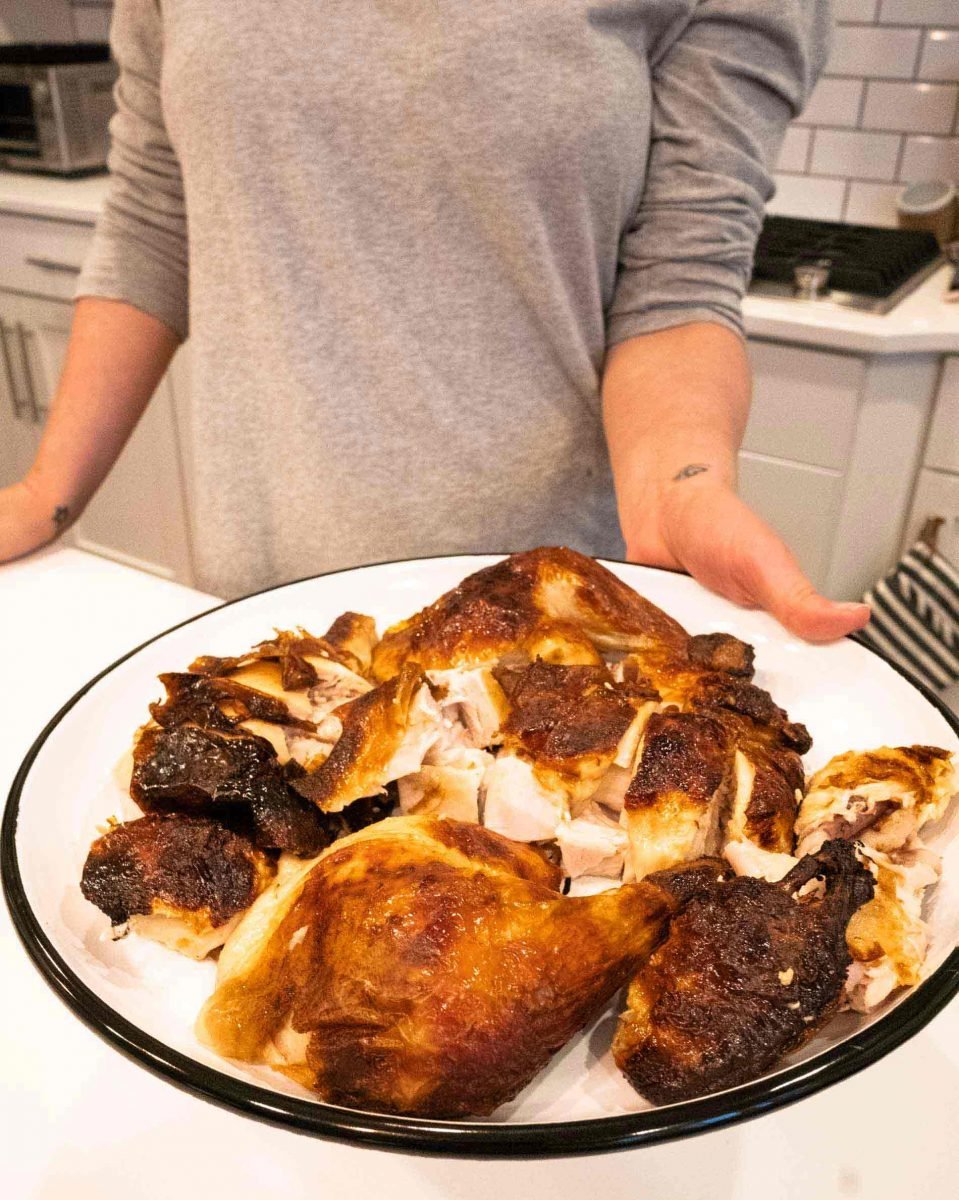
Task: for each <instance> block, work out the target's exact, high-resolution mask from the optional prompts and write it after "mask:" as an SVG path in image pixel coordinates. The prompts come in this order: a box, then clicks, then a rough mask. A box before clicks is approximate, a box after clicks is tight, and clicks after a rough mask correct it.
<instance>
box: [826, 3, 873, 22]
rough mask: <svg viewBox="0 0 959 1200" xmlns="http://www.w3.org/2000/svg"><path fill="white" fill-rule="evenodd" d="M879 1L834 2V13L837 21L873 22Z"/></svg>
mask: <svg viewBox="0 0 959 1200" xmlns="http://www.w3.org/2000/svg"><path fill="white" fill-rule="evenodd" d="M878 8H879V0H834V3H833V6H832V11H833V17H834V18H835V20H837V21H872V20H873V19H874V18H875V16H876V11H877V9H878Z"/></svg>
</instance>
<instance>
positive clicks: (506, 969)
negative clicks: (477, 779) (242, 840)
mask: <svg viewBox="0 0 959 1200" xmlns="http://www.w3.org/2000/svg"><path fill="white" fill-rule="evenodd" d="M722 869H723V868H722V866H721V865H720V866H717V864H716V863H710V864H708V866H707V868H706V874H708V875H709V877H711V878H715V876H716V873H717V871H722ZM697 870H698V871H699V872H700V874H701V873H702V868H694V872H693V873H694V875H695V874H696V872H697ZM698 878H699V876H698V875H697V879H698ZM559 882H560V872H559V871H558V870H557V869H556V868H555V867H554V866H551V865H550V864H548V863H547V862H546V861H545V859H544V858H542V857H541V856H540V855H539V854H538V853H537V852H536V850H534V849H533V848H531V847H528V846H524V845H521V844H518V843H515V842H510V841H507V839H505V838H502V837H500V836H499V835H497V834H495V833H492V832H491V831H489V830H485V829H482V828H481V827H479V826H475V825H471V824H467V823H464V822H459V821H450V820H444V819H437V818H430V817H405V818H394V819H392V820H388V821H384V822H381V823H380V824H378V825H375V826H371V827H370V828H368V829H365V830H363V831H361V832H360V833H358V834H356V835H355V836H354V837H352V838H350V839H348V840H346V841H343V842H341V843H339V844H338V845H337V846H335V847H332V848H331V849H330V850H329V851H327V852H326V853H325V855H324V856H323V857H321V858H320V859H319V861H318V863H317V865H316V866H315V867H313V868H312V870H310V871H309V872H308V873H306V874H305V876H303V877H301V878H300V879H299V880H298V882H297V884H296V887H295V889H294V890H295V894H294V895H293V896H292V897H290V896H288V897H287V898H286V899H285V900H284V899H282V898H280V895H279V893H280V890H279V889H277V895H276V896H272V895H270V894H268V895H267V896H265V897H264V901H263V905H262V906H261V907H259V908H254V909H253V910H252V911H251V912H250V913H249V914H248V915H247V917H246V918H245V919H244V924H243V925H241V926H240V928H239V929H238V931H237V935H236V938H235V942H236V946H237V948H238V949H235V950H234V953H233V954H232V955H228V956H226V958H225V959H221V979H220V982H219V985H218V987H217V990H216V992H215V993H214V995H213V996H212V997H211V999H210V1000H209V1001H208V1003H207V1005H206V1007H205V1009H204V1010H203V1012H202V1013H201V1017H200V1021H199V1025H198V1032H199V1034H200V1036H201V1038H203V1039H204V1040H205V1041H207V1042H208V1043H209V1044H211V1045H212V1046H213V1047H214V1048H215V1049H217V1050H218V1051H219V1052H220V1053H222V1054H225V1055H227V1056H229V1057H234V1058H239V1059H243V1060H246V1061H252V1062H269V1063H271V1065H273V1066H275V1067H277V1069H279V1070H281V1071H284V1072H285V1073H286V1074H288V1075H290V1076H291V1077H293V1078H294V1079H296V1080H297V1081H299V1082H300V1083H303V1084H304V1085H306V1086H308V1087H310V1088H313V1089H314V1090H315V1091H316V1092H318V1094H319V1095H320V1096H322V1097H323V1098H324V1099H326V1100H328V1101H331V1102H333V1103H337V1104H344V1105H350V1106H354V1107H358V1108H364V1109H374V1110H379V1111H388V1112H396V1113H410V1114H419V1115H424V1116H432V1117H448V1118H452V1117H460V1116H467V1115H481V1114H486V1113H490V1112H492V1111H493V1109H495V1108H497V1107H498V1106H499V1105H500V1104H503V1103H505V1102H506V1101H507V1100H509V1099H511V1098H512V1097H513V1096H515V1095H516V1093H517V1092H518V1091H519V1090H520V1089H521V1088H523V1087H524V1086H525V1085H526V1084H527V1083H528V1082H529V1081H530V1080H531V1079H532V1078H533V1076H534V1075H535V1074H536V1073H537V1072H538V1071H540V1070H541V1069H542V1068H543V1067H544V1066H545V1065H546V1063H547V1062H548V1061H549V1059H550V1058H551V1056H552V1055H553V1054H555V1053H556V1051H557V1050H559V1049H560V1047H562V1046H563V1045H564V1044H565V1043H566V1042H567V1041H568V1040H569V1038H570V1037H572V1035H573V1034H574V1033H576V1032H577V1031H578V1030H579V1029H581V1028H582V1027H583V1026H584V1025H585V1024H586V1023H587V1022H588V1021H589V1020H590V1018H591V1017H593V1016H594V1015H595V1014H596V1012H597V1011H599V1009H600V1008H601V1007H602V1006H603V1005H604V1004H605V1003H607V1002H608V1001H609V999H610V998H611V997H612V995H613V994H614V993H615V992H616V990H617V989H618V988H620V987H621V986H622V985H623V983H625V982H626V980H627V979H628V978H629V976H630V974H631V973H632V972H633V971H634V970H635V968H636V967H637V965H638V964H639V963H640V962H642V961H643V960H644V959H645V957H646V956H647V955H648V954H649V952H650V950H651V949H652V947H653V946H654V945H655V944H656V942H657V941H658V939H659V938H660V937H661V936H662V931H663V927H664V924H665V921H666V919H667V917H668V915H669V913H670V912H671V911H674V910H675V909H676V908H677V907H678V905H679V903H680V902H681V901H680V899H679V898H678V896H681V895H682V892H681V891H680V892H679V893H677V892H676V891H675V890H673V889H671V888H670V886H669V879H668V878H667V879H666V880H665V881H664V882H662V883H657V881H656V880H648V881H645V882H643V883H640V884H633V885H627V886H625V887H623V888H620V889H618V890H614V891H610V892H606V893H603V894H601V895H597V896H591V897H581V898H577V899H571V898H567V897H564V896H563V895H562V894H561V893H560V892H559V891H558V890H557V888H558V886H559ZM271 905H274V906H275V908H276V912H277V916H276V919H272V920H271V918H270V916H269V914H270V906H271ZM237 959H238V960H239V961H234V960H237Z"/></svg>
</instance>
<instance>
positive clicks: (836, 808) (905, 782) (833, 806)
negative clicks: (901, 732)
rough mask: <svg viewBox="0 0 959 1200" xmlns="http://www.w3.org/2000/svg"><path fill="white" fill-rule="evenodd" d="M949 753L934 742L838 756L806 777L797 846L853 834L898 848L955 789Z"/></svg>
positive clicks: (877, 844) (957, 783)
mask: <svg viewBox="0 0 959 1200" xmlns="http://www.w3.org/2000/svg"><path fill="white" fill-rule="evenodd" d="M957 786H959V781H957V777H956V771H955V766H954V764H953V761H952V755H951V754H950V753H949V751H948V750H942V749H940V748H939V747H938V746H880V747H879V748H878V749H876V750H859V751H856V750H850V751H848V752H847V753H845V754H840V755H837V756H836V757H835V758H833V759H830V761H829V762H828V763H827V764H826V765H825V766H824V767H823V768H822V769H821V770H820V771H817V772H816V774H815V775H813V777H812V778H811V779H810V781H809V788H808V791H807V794H806V797H805V799H804V800H803V803H802V807H801V809H800V812H799V819H798V820H797V822H796V834H797V837H798V838H799V841H800V848H801V850H807V851H814V850H815V849H816V848H817V845H818V844H819V843H820V842H821V841H823V840H824V839H826V838H831V837H857V838H859V839H860V840H861V841H863V842H865V843H866V845H867V846H870V847H873V848H874V849H876V850H881V851H890V850H898V849H899V847H900V846H902V845H903V844H904V843H905V842H906V841H907V840H908V839H909V838H910V837H911V836H913V835H914V834H916V833H918V832H919V831H920V830H921V829H922V827H923V825H925V824H926V823H927V822H929V821H936V820H938V819H939V817H941V816H942V814H943V813H944V812H945V810H946V806H947V805H948V803H949V801H950V799H951V798H952V796H953V794H954V793H955V791H956V789H957Z"/></svg>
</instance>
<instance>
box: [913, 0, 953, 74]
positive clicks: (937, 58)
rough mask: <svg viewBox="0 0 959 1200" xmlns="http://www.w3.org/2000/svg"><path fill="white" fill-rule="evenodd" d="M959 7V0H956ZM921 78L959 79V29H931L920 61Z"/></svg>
mask: <svg viewBox="0 0 959 1200" xmlns="http://www.w3.org/2000/svg"><path fill="white" fill-rule="evenodd" d="M956 6H957V8H959V0H956ZM919 78H920V79H943V80H946V81H947V82H949V83H955V82H956V80H957V79H959V29H929V30H927V31H926V39H925V42H924V44H923V47H922V58H921V60H920V62H919Z"/></svg>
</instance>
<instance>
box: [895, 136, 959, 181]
mask: <svg viewBox="0 0 959 1200" xmlns="http://www.w3.org/2000/svg"><path fill="white" fill-rule="evenodd" d="M899 178H900V179H901V180H902V181H903V182H904V183H921V182H922V181H923V180H924V179H948V180H949V181H950V182H953V183H959V138H955V137H951V138H938V137H907V138H906V148H905V151H904V153H903V156H902V164H901V166H900V168H899Z"/></svg>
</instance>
